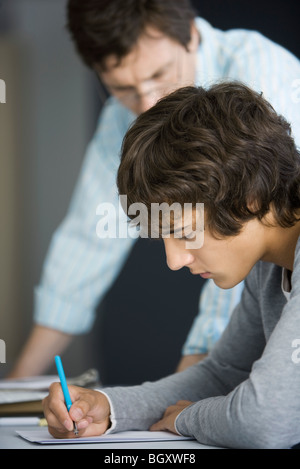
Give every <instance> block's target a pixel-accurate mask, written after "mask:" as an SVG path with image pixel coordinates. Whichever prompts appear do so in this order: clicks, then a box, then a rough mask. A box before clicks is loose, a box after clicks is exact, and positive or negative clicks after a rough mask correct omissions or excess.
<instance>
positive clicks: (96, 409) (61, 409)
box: [43, 357, 111, 438]
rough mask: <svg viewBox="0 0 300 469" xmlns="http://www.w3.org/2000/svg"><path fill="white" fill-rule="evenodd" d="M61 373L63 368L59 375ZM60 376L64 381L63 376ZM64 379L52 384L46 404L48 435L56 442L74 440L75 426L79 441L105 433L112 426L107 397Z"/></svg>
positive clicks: (44, 402)
mask: <svg viewBox="0 0 300 469" xmlns="http://www.w3.org/2000/svg"><path fill="white" fill-rule="evenodd" d="M55 362H56V365H57V363H59V362H60V363H61V360H60V359H59V357H58V358H57V359H56V360H55ZM59 367H60V365H59ZM59 367H58V369H60V368H59ZM61 370H62V371H63V368H62V367H61V369H60V371H59V373H61ZM61 376H62V377H64V376H65V375H64V373H63V374H61ZM61 376H60V380H61V384H60V383H52V384H51V386H50V389H49V395H48V396H47V397H46V398H45V399H44V400H43V409H44V414H45V417H46V419H47V422H48V430H49V433H50V434H51V435H52V436H54V437H55V438H74V431H75V424H76V428H77V431H78V436H79V437H80V436H85V437H86V436H98V435H102V434H103V433H105V432H106V430H107V429H108V428H109V427H110V425H111V421H110V405H109V401H108V399H107V397H106V396H105V394H103V393H101V392H100V391H95V390H92V389H86V388H81V387H79V386H71V385H70V386H67V385H66V381H64V380H65V377H64V379H61ZM63 382H65V385H64V387H63V384H62V383H63ZM66 389H67V393H66V394H65V391H66ZM67 396H69V398H68V397H67ZM71 396H72V400H71ZM72 401H73V403H72ZM68 407H69V409H68Z"/></svg>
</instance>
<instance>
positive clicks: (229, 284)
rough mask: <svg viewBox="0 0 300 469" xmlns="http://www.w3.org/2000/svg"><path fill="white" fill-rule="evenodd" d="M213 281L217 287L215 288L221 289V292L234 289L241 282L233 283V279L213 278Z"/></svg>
mask: <svg viewBox="0 0 300 469" xmlns="http://www.w3.org/2000/svg"><path fill="white" fill-rule="evenodd" d="M213 281H214V282H215V284H216V285H217V287H219V288H222V289H223V290H229V289H230V288H233V287H235V286H236V285H237V284H238V283H240V282H241V280H238V281H234V280H233V279H222V280H220V279H217V278H214V279H213Z"/></svg>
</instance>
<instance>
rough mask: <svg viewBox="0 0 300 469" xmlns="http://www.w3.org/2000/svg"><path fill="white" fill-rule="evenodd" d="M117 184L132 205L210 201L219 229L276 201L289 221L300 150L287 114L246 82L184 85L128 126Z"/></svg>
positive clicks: (298, 192) (279, 216)
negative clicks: (208, 85)
mask: <svg viewBox="0 0 300 469" xmlns="http://www.w3.org/2000/svg"><path fill="white" fill-rule="evenodd" d="M117 184H118V189H119V193H120V194H124V195H127V200H128V205H130V204H132V203H134V202H140V203H144V204H145V205H146V206H147V207H148V213H149V214H150V207H151V203H154V202H155V203H162V202H167V203H169V204H172V203H174V202H177V203H180V204H181V205H182V206H183V204H184V203H190V204H193V206H195V204H196V203H204V208H205V216H206V224H207V226H208V227H209V229H210V230H211V232H212V233H214V234H216V235H221V236H234V235H236V234H238V233H239V232H240V230H241V228H242V225H243V224H244V223H245V222H247V221H249V220H251V219H253V218H258V219H259V220H262V219H263V217H264V216H265V215H266V214H267V213H268V211H269V210H270V208H271V207H272V208H274V213H275V218H276V223H278V224H279V225H280V226H282V227H289V226H292V225H293V224H295V222H296V221H297V220H298V218H297V214H296V212H297V210H298V209H299V208H300V155H299V152H298V151H297V148H296V146H295V143H294V140H293V138H292V137H291V128H290V125H289V124H288V123H287V121H286V120H285V119H284V118H283V117H282V116H280V115H277V114H276V112H275V111H274V109H273V108H272V106H271V105H270V104H269V103H268V102H267V101H266V100H265V99H264V98H263V96H262V95H261V94H259V93H256V92H254V91H252V90H251V89H249V88H248V87H246V86H244V85H243V84H241V83H237V82H231V83H219V84H216V85H213V86H212V87H210V88H209V89H207V90H206V89H204V88H202V87H185V88H181V89H179V90H177V91H175V92H174V93H172V94H170V95H169V96H167V97H165V98H163V99H162V100H160V101H159V102H158V103H157V104H156V105H155V106H153V107H152V108H151V109H149V110H148V111H146V112H145V113H143V114H142V115H141V116H139V117H138V118H137V120H136V121H135V123H134V124H133V126H132V127H131V128H130V129H129V131H128V132H127V134H126V136H125V138H124V142H123V147H122V155H121V165H120V167H119V171H118V176H117Z"/></svg>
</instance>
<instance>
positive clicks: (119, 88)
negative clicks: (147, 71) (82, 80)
mask: <svg viewBox="0 0 300 469" xmlns="http://www.w3.org/2000/svg"><path fill="white" fill-rule="evenodd" d="M173 62H174V60H170V61H169V62H168V63H166V64H165V65H163V66H162V67H160V68H159V69H157V70H156V71H155V72H153V73H152V75H151V76H150V77H149V78H144V80H142V81H148V80H153V78H155V77H156V76H157V75H161V74H162V73H164V72H165V71H166V70H167V69H168V68H170V66H171V65H172V64H173ZM108 87H109V89H111V90H116V91H126V90H134V89H135V87H134V86H131V85H128V86H126V85H125V86H123V85H117V84H116V85H109V86H108Z"/></svg>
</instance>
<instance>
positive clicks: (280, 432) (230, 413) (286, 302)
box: [103, 238, 300, 448]
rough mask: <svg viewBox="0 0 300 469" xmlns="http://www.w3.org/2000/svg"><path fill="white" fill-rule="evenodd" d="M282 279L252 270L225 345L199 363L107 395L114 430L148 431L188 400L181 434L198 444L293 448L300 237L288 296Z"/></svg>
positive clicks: (279, 273) (297, 424)
mask: <svg viewBox="0 0 300 469" xmlns="http://www.w3.org/2000/svg"><path fill="white" fill-rule="evenodd" d="M282 280H283V269H282V268H280V267H278V266H276V265H274V264H271V263H268V262H262V261H260V262H258V263H257V264H256V265H255V266H254V267H253V269H252V271H251V272H250V274H249V275H248V277H247V279H246V281H245V288H244V292H243V296H242V299H241V302H240V304H239V305H238V306H237V307H236V309H235V310H234V312H233V314H232V317H231V320H230V322H229V324H228V326H227V328H226V329H225V331H224V333H223V335H222V337H221V339H220V340H219V342H218V343H217V344H216V345H215V347H214V349H213V350H212V351H211V353H210V356H209V357H207V358H206V359H205V360H203V361H202V362H200V363H199V364H196V365H194V366H192V367H190V368H188V369H186V370H185V371H183V372H181V373H175V374H173V375H170V376H168V377H166V378H163V379H161V380H159V381H156V382H146V383H144V384H142V385H140V386H131V387H115V388H105V389H103V391H104V392H105V394H106V395H107V396H108V398H109V400H110V403H111V408H112V429H111V431H113V432H117V431H123V430H129V429H131V430H134V429H135V430H146V429H148V428H149V426H150V425H151V424H153V423H154V422H156V421H157V420H159V419H161V417H162V415H163V413H164V411H165V409H166V407H168V406H169V405H172V404H175V403H176V402H177V401H178V400H181V399H184V400H189V401H192V402H193V404H192V405H190V406H189V407H187V408H186V409H184V410H183V411H182V412H181V413H180V414H179V416H178V417H177V419H176V428H177V431H178V432H179V433H181V434H182V435H187V436H193V437H195V438H196V439H197V440H198V441H199V442H200V443H203V444H208V445H216V446H222V447H230V448H289V447H291V446H293V445H295V444H296V443H298V442H300V363H298V361H300V360H298V353H297V347H298V349H299V351H300V238H299V239H298V243H297V247H296V252H295V261H294V269H293V273H292V278H291V291H290V293H289V294H285V293H284V291H283V288H282ZM297 339H299V345H297ZM295 347H296V348H295ZM299 357H300V353H299Z"/></svg>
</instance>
